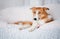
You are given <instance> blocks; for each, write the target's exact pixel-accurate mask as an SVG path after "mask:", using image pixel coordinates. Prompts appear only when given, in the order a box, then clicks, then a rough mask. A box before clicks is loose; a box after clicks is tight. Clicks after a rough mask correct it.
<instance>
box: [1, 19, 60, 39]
mask: <svg viewBox="0 0 60 39" xmlns="http://www.w3.org/2000/svg"><path fill="white" fill-rule="evenodd" d="M0 39H60V21H59V20H55V21H53V22H50V23H47V24H45V25H43V26H41V27H40V28H39V29H36V30H35V31H33V32H28V30H27V29H26V30H22V31H20V30H19V29H18V25H13V24H7V23H6V22H2V21H0Z"/></svg>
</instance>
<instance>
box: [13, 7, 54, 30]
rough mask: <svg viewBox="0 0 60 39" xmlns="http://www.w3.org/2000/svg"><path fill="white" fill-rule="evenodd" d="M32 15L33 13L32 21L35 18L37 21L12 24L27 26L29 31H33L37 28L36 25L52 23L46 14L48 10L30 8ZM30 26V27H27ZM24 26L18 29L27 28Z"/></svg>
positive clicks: (51, 19)
mask: <svg viewBox="0 0 60 39" xmlns="http://www.w3.org/2000/svg"><path fill="white" fill-rule="evenodd" d="M31 10H32V13H33V19H34V18H36V19H37V20H34V22H30V21H18V22H15V23H14V24H17V25H18V24H20V23H21V24H22V25H27V27H30V26H31V28H30V30H29V31H33V30H34V29H35V28H37V27H38V26H37V25H38V24H39V23H40V24H44V23H48V22H51V21H53V18H52V17H51V16H50V14H48V13H47V12H46V10H49V8H46V7H32V8H31ZM29 25H30V26H29ZM27 27H25V26H23V27H20V28H19V29H20V30H22V29H23V28H27Z"/></svg>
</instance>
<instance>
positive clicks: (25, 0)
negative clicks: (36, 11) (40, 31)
mask: <svg viewBox="0 0 60 39" xmlns="http://www.w3.org/2000/svg"><path fill="white" fill-rule="evenodd" d="M44 4H60V0H0V10H1V9H4V8H8V7H14V6H19V7H21V6H38V5H44Z"/></svg>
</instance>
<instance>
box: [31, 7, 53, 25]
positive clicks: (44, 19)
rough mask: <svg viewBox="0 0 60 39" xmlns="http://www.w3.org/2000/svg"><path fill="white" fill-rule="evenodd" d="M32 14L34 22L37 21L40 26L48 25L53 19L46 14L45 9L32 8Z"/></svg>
mask: <svg viewBox="0 0 60 39" xmlns="http://www.w3.org/2000/svg"><path fill="white" fill-rule="evenodd" d="M31 9H32V12H33V18H34V20H36V21H37V20H38V21H39V22H40V24H44V23H49V22H51V21H53V17H52V16H51V15H50V14H48V13H47V12H46V10H49V8H47V7H33V8H31Z"/></svg>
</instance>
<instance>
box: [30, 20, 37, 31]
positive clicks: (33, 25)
mask: <svg viewBox="0 0 60 39" xmlns="http://www.w3.org/2000/svg"><path fill="white" fill-rule="evenodd" d="M36 28H37V21H34V22H33V24H32V26H31V28H29V32H32V31H34V30H35V29H36Z"/></svg>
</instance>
